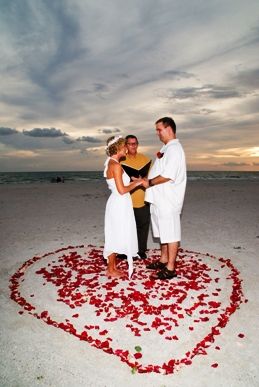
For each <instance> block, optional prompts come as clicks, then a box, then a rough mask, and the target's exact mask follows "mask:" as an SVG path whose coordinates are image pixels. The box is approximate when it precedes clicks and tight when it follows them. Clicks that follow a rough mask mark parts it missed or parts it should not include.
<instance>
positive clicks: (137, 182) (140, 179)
mask: <svg viewBox="0 0 259 387" xmlns="http://www.w3.org/2000/svg"><path fill="white" fill-rule="evenodd" d="M132 181H134V182H135V183H136V187H137V186H139V185H142V183H143V179H142V178H141V177H140V176H139V177H132Z"/></svg>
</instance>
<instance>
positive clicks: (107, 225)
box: [103, 136, 143, 278]
mask: <svg viewBox="0 0 259 387" xmlns="http://www.w3.org/2000/svg"><path fill="white" fill-rule="evenodd" d="M106 153H107V155H108V159H107V160H106V162H105V164H104V165H105V168H104V177H105V178H106V182H107V184H108V188H109V189H110V190H111V195H110V196H109V199H108V201H107V204H106V209H105V220H104V235H105V244H104V252H103V256H104V258H105V259H107V260H108V268H107V275H108V276H110V277H116V278H119V277H121V276H123V274H124V273H123V272H121V271H119V270H118V268H117V266H116V255H117V254H125V255H126V256H127V260H128V275H129V277H131V275H132V272H133V257H134V256H136V255H137V251H138V240H137V231H136V222H135V217H134V212H133V207H132V201H131V197H130V193H129V192H130V191H132V190H133V189H134V188H136V187H137V186H139V185H141V184H142V182H143V180H142V179H141V178H139V179H136V180H134V181H133V182H131V183H130V178H129V176H128V175H127V174H126V173H125V172H124V171H123V169H122V167H121V165H120V162H119V161H120V159H121V158H122V157H125V155H126V146H125V140H124V138H122V136H112V137H110V138H108V140H107V146H106Z"/></svg>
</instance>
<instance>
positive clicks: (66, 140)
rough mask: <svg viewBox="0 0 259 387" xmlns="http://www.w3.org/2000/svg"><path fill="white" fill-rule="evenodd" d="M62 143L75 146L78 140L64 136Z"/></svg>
mask: <svg viewBox="0 0 259 387" xmlns="http://www.w3.org/2000/svg"><path fill="white" fill-rule="evenodd" d="M62 141H63V142H64V143H65V144H68V145H70V144H74V143H75V142H76V140H75V139H73V138H72V137H70V136H68V135H67V136H64V137H63V138H62Z"/></svg>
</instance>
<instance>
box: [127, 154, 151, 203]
mask: <svg viewBox="0 0 259 387" xmlns="http://www.w3.org/2000/svg"><path fill="white" fill-rule="evenodd" d="M149 161H150V158H149V157H147V156H145V155H143V154H142V153H137V154H136V156H131V157H129V156H128V155H127V156H126V159H125V160H123V162H122V164H126V165H128V166H129V167H132V168H136V169H141V168H142V167H144V165H146V164H147V163H148V162H149ZM130 194H131V199H132V204H133V207H134V208H140V207H143V206H144V205H145V202H144V199H145V188H143V187H136V188H135V189H134V190H133V191H132V192H131V193H130Z"/></svg>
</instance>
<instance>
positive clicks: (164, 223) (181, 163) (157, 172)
mask: <svg viewBox="0 0 259 387" xmlns="http://www.w3.org/2000/svg"><path fill="white" fill-rule="evenodd" d="M156 132H157V135H158V137H159V139H160V141H162V142H163V143H164V145H163V147H162V148H161V149H160V152H158V154H157V158H156V160H155V163H154V165H153V167H152V168H151V170H150V172H149V175H148V179H145V182H144V186H145V187H146V188H147V190H146V196H145V200H146V201H148V202H150V203H151V204H150V211H151V223H152V230H153V235H154V237H155V238H160V243H161V258H160V260H159V261H155V262H153V263H151V264H150V265H148V266H147V268H148V269H153V270H159V271H158V272H157V273H156V275H154V276H153V278H155V279H161V280H166V279H171V278H174V277H176V272H175V262H176V257H177V254H178V248H179V243H180V241H181V224H180V214H181V210H182V206H183V201H184V195H185V187H186V162H185V154H184V151H183V148H182V146H181V144H180V142H179V140H178V139H177V138H176V125H175V122H174V120H173V119H172V118H170V117H163V118H160V119H159V120H157V121H156Z"/></svg>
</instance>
